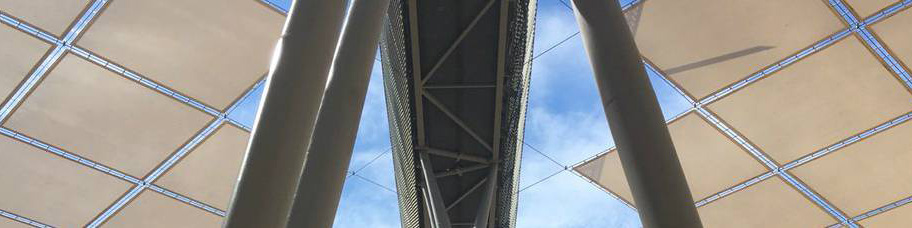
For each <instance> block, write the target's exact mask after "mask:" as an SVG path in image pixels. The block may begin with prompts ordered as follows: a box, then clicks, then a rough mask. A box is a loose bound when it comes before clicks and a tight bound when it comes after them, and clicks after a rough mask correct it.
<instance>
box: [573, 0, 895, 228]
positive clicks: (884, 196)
mask: <svg viewBox="0 0 912 228" xmlns="http://www.w3.org/2000/svg"><path fill="white" fill-rule="evenodd" d="M846 2H848V3H847V4H846V3H843V2H841V1H828V2H827V1H789V0H769V1H709V0H700V1H674V0H648V1H645V2H641V4H640V5H639V6H637V7H640V8H634V9H636V10H639V11H640V15H639V17H638V18H636V27H635V29H636V40H637V42H638V46H639V48H640V51H641V52H642V54H643V56H644V58H645V59H646V60H647V63H648V65H649V67H648V69H649V70H652V71H654V72H655V73H658V74H659V75H661V76H663V78H664V79H665V80H666V81H667V82H669V83H670V84H672V85H673V86H674V87H676V88H677V89H678V90H679V92H681V93H683V94H685V95H686V96H687V98H688V99H689V100H690V102H691V103H693V105H694V108H692V109H690V110H689V111H687V112H685V113H683V114H681V115H678V116H676V117H674V118H672V120H670V121H669V122H668V128H669V131H670V132H671V135H672V139H673V140H674V143H675V148H676V149H677V153H678V157H679V159H680V160H681V164H682V166H683V168H684V172H685V176H686V177H687V180H688V183H689V185H690V189H691V193H692V195H693V198H694V200H696V202H694V203H695V204H696V205H697V206H698V212H699V213H700V215H701V219H702V221H703V222H704V225H706V226H707V227H821V226H830V225H850V224H861V225H863V226H869V227H901V226H902V224H909V223H912V220H910V218H912V214H910V210H909V209H908V208H910V207H912V206H910V205H908V202H910V201H912V178H910V177H912V170H910V169H909V168H908V164H909V163H912V149H910V148H912V141H910V140H909V138H910V137H912V121H909V119H912V89H910V88H912V82H910V77H909V68H908V67H907V65H905V64H904V63H909V62H912V43H910V42H908V41H909V40H912V30H910V29H909V28H910V26H912V10H908V9H909V8H910V5H912V1H888V0H883V1H860V0H859V1H852V0H849V1H846ZM710 5H711V6H713V7H707V6H710ZM771 12H775V13H771ZM856 26H857V27H856ZM574 170H575V171H577V172H578V173H579V174H581V175H583V176H584V177H586V178H588V179H590V180H591V181H593V183H595V184H597V185H598V186H600V187H601V188H603V189H605V190H607V191H608V192H610V193H611V194H612V195H614V196H616V197H617V198H618V199H620V200H622V201H624V202H626V203H627V204H628V205H630V206H631V207H635V205H636V202H634V201H633V197H632V195H631V191H630V189H629V187H628V186H627V179H626V178H625V176H624V171H623V169H622V168H621V162H620V158H619V156H618V153H616V152H615V150H613V149H611V150H608V151H606V152H604V153H602V154H600V155H598V156H596V157H595V158H592V159H589V160H587V161H584V162H582V163H580V164H578V165H577V166H575V168H574ZM894 208H898V209H894ZM875 224H876V225H875Z"/></svg>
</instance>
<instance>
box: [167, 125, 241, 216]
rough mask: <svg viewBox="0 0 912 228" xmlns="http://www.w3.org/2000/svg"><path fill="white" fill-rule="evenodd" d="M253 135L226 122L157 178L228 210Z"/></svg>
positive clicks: (174, 189) (171, 187)
mask: <svg viewBox="0 0 912 228" xmlns="http://www.w3.org/2000/svg"><path fill="white" fill-rule="evenodd" d="M249 136H250V134H249V133H247V132H246V131H244V130H241V129H240V128H237V127H235V126H234V125H230V124H225V125H223V126H222V127H221V128H219V130H218V131H216V132H215V133H214V134H213V135H211V136H210V137H209V138H208V139H206V141H204V142H203V143H202V144H200V145H199V146H197V148H196V149H194V150H193V151H191V152H190V154H188V155H187V156H186V157H184V158H183V159H182V160H181V161H180V162H179V163H177V165H175V166H174V168H172V169H171V170H169V171H168V172H167V173H166V174H165V175H164V176H162V177H161V178H160V179H159V180H158V181H156V182H157V183H158V184H159V185H161V186H162V187H165V188H167V189H170V190H172V191H176V192H178V193H180V194H183V195H186V196H188V197H190V198H193V199H196V200H201V201H203V202H205V203H207V204H209V205H212V206H214V207H217V208H219V209H222V210H227V208H228V201H230V200H231V195H232V193H233V192H234V184H235V182H237V176H238V174H239V173H240V169H241V162H243V159H244V151H245V150H246V148H247V138H248V137H249Z"/></svg>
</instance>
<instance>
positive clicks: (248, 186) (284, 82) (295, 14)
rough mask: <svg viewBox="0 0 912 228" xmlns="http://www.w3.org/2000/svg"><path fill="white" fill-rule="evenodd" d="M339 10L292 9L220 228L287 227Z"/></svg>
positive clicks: (304, 0) (324, 6)
mask: <svg viewBox="0 0 912 228" xmlns="http://www.w3.org/2000/svg"><path fill="white" fill-rule="evenodd" d="M344 7H345V2H344V1H341V0H338V1H337V0H296V1H294V3H292V6H291V10H290V12H289V13H288V17H287V20H286V21H285V27H284V30H283V33H282V37H281V38H280V39H279V41H278V43H277V44H276V48H275V53H274V54H273V59H272V63H271V66H270V69H269V76H268V77H267V81H266V89H265V90H264V92H263V98H262V99H261V100H260V109H259V110H258V112H257V118H256V123H255V124H254V126H253V134H252V135H251V138H250V143H249V145H248V147H247V153H246V155H245V157H244V163H243V166H242V167H241V172H240V176H239V178H238V183H237V186H236V188H235V192H234V197H233V198H232V202H231V206H230V207H229V209H228V216H227V218H226V219H225V224H224V227H230V228H247V227H266V228H270V227H286V225H287V222H288V216H289V214H290V210H291V205H292V200H293V198H294V194H295V190H296V189H297V183H298V177H299V176H300V174H301V171H302V166H303V164H304V159H305V152H306V151H307V148H308V146H309V145H310V141H311V134H312V133H313V129H314V122H315V120H316V118H317V111H318V110H319V107H320V100H321V99H322V97H323V91H324V89H325V86H326V78H327V76H328V75H329V69H330V65H331V64H332V59H333V52H334V51H335V47H336V44H337V43H338V41H339V33H340V29H341V27H342V17H343V14H344V10H345V9H344ZM212 51H214V52H218V51H219V50H212ZM213 67H218V66H213Z"/></svg>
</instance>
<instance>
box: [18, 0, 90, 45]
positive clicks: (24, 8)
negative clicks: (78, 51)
mask: <svg viewBox="0 0 912 228" xmlns="http://www.w3.org/2000/svg"><path fill="white" fill-rule="evenodd" d="M91 2H92V1H91V0H64V1H54V0H0V11H3V12H4V13H8V14H10V15H12V16H14V17H17V18H19V19H20V20H24V21H25V22H27V23H29V24H32V25H34V26H38V28H40V29H43V30H45V31H48V32H50V33H52V34H53V35H57V36H58V37H62V36H63V35H64V33H66V29H67V28H69V27H70V24H72V23H73V22H75V21H76V19H78V18H79V17H80V16H81V15H79V14H80V13H81V12H82V11H83V10H85V8H86V6H88V5H89V4H90V3H91Z"/></svg>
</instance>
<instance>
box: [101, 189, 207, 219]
mask: <svg viewBox="0 0 912 228" xmlns="http://www.w3.org/2000/svg"><path fill="white" fill-rule="evenodd" d="M221 223H222V217H219V216H218V215H215V214H212V213H209V212H207V211H204V210H202V209H199V208H195V207H193V206H191V205H189V204H186V203H184V202H181V201H177V200H175V199H172V198H169V197H167V196H165V195H162V194H159V193H157V192H153V191H148V190H146V191H143V192H141V193H140V194H139V196H137V197H136V198H135V199H133V201H131V202H130V203H129V204H127V205H126V206H125V207H124V208H123V209H122V210H121V211H120V212H118V213H117V214H115V215H114V216H112V217H111V218H110V219H109V220H108V221H107V222H105V223H104V224H102V225H101V226H102V227H129V228H144V227H149V228H153V227H156V228H157V227H169V228H183V227H186V228H205V227H213V228H217V227H219V226H221Z"/></svg>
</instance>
